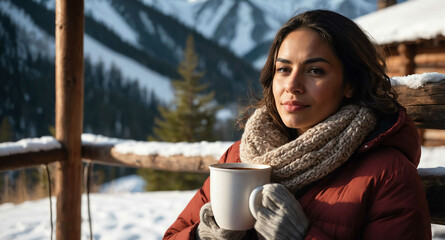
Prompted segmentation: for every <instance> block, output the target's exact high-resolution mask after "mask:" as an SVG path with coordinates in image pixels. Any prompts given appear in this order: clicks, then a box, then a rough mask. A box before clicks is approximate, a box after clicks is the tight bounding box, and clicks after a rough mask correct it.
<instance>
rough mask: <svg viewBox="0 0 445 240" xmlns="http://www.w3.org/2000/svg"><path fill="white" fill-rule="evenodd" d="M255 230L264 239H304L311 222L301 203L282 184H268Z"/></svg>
mask: <svg viewBox="0 0 445 240" xmlns="http://www.w3.org/2000/svg"><path fill="white" fill-rule="evenodd" d="M262 194H263V199H262V206H261V207H259V209H258V212H257V215H258V218H257V221H256V223H255V230H256V231H257V233H258V234H259V235H260V237H263V238H264V239H267V240H269V239H304V237H305V235H306V230H307V229H308V227H309V220H308V219H307V217H306V215H305V214H304V212H303V209H302V208H301V206H300V203H299V202H298V201H297V199H295V197H294V196H293V195H292V194H291V193H290V192H289V191H288V190H287V189H286V188H285V187H284V186H283V185H281V184H278V183H273V184H266V185H264V188H263V192H262Z"/></svg>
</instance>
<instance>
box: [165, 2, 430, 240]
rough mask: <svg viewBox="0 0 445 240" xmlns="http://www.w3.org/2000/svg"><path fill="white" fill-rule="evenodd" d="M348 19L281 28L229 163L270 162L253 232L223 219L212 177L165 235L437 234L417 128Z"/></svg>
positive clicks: (226, 158) (303, 20)
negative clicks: (218, 216) (420, 170)
mask: <svg viewBox="0 0 445 240" xmlns="http://www.w3.org/2000/svg"><path fill="white" fill-rule="evenodd" d="M385 67H386V66H385V63H384V59H383V57H382V56H381V55H380V54H379V53H378V52H377V51H376V49H375V47H374V46H373V44H372V43H371V42H370V40H369V39H368V38H367V36H366V34H364V33H363V31H362V30H361V29H360V28H359V27H358V26H357V25H356V24H355V23H354V22H352V21H351V20H349V19H347V18H346V17H343V16H341V15H339V14H336V13H334V12H330V11H324V10H316V11H308V12H305V13H302V14H299V15H297V16H295V17H293V18H291V19H290V20H289V21H288V22H287V23H285V24H284V26H283V27H282V28H281V29H280V30H279V31H278V33H277V35H276V37H275V39H274V41H273V43H272V47H271V49H270V52H269V56H268V59H267V61H266V63H265V66H264V68H263V70H262V72H261V77H260V81H261V84H262V86H263V93H264V98H263V99H262V100H261V101H260V102H259V103H258V105H257V106H255V111H254V113H253V115H252V116H250V118H249V119H248V121H247V123H246V126H245V130H244V133H243V136H242V138H241V141H239V142H236V143H235V144H234V145H233V146H231V147H230V148H229V149H228V150H227V152H226V153H225V154H224V155H223V156H222V157H221V160H220V162H250V163H261V164H268V165H271V166H272V169H273V171H272V181H273V182H274V183H273V184H268V185H266V186H265V188H264V190H263V200H262V204H263V207H262V208H260V209H259V212H258V219H257V221H256V223H255V227H254V228H253V229H251V230H249V231H239V232H237V231H229V230H224V229H220V228H219V227H218V225H217V224H216V223H215V222H214V219H213V217H212V216H213V215H212V210H211V204H210V203H209V202H210V199H209V196H210V195H209V194H210V189H209V180H207V181H206V182H205V183H204V185H203V187H202V188H201V189H200V190H199V191H198V192H197V193H196V195H195V196H194V197H193V199H192V200H191V201H190V203H189V204H188V205H187V207H186V208H185V209H184V211H183V212H182V213H181V214H180V216H179V217H178V219H177V220H176V221H175V222H174V223H173V225H172V226H171V227H170V228H169V229H168V230H167V232H166V233H165V236H164V237H165V238H166V239H194V238H196V239H243V238H244V239H256V238H260V239H261V238H264V239H431V228H430V221H429V212H428V207H427V202H426V198H425V194H424V189H423V187H422V184H421V181H420V179H419V177H418V175H417V170H416V166H417V165H418V163H419V159H420V141H419V136H418V134H417V130H416V127H415V126H414V124H413V122H412V121H411V120H410V119H409V118H408V117H407V116H406V112H405V109H404V108H403V107H401V106H400V105H399V104H398V103H397V101H396V94H395V93H394V92H393V90H392V88H391V85H390V81H389V78H388V76H387V75H386V74H385V72H384V71H385Z"/></svg>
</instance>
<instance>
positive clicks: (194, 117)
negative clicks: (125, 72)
mask: <svg viewBox="0 0 445 240" xmlns="http://www.w3.org/2000/svg"><path fill="white" fill-rule="evenodd" d="M198 64H199V59H198V55H197V54H196V53H195V51H194V43H193V37H192V36H189V37H188V38H187V44H186V48H185V50H184V59H183V61H182V62H181V63H180V64H179V67H178V73H179V75H180V76H181V78H182V79H179V80H174V81H173V82H172V84H173V88H174V91H175V98H174V100H173V101H172V104H171V108H167V107H162V106H161V107H159V112H160V114H161V117H162V119H161V118H156V119H155V129H154V133H155V135H156V137H155V138H154V139H156V140H160V141H167V142H197V141H202V140H208V141H212V140H214V134H213V127H214V124H215V122H216V117H215V115H216V111H217V110H218V107H217V106H216V104H214V103H213V100H214V96H215V93H214V92H210V93H205V91H206V90H207V88H208V85H206V84H200V83H199V80H200V79H201V78H202V77H203V76H204V73H203V72H198V71H197V67H198ZM138 173H139V175H141V176H142V177H143V178H144V179H145V180H146V182H147V187H146V190H148V191H160V190H187V189H196V188H198V187H200V186H201V185H202V183H203V182H204V180H205V179H206V178H207V177H208V174H197V173H182V172H168V171H159V170H152V169H140V170H139V171H138Z"/></svg>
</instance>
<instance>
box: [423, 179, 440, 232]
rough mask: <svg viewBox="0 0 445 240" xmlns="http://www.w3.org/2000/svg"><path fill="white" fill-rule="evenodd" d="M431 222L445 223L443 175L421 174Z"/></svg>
mask: <svg viewBox="0 0 445 240" xmlns="http://www.w3.org/2000/svg"><path fill="white" fill-rule="evenodd" d="M421 178H422V182H423V186H424V188H425V193H426V198H427V200H428V207H429V210H430V215H431V223H435V224H442V225H445V201H444V200H445V176H421Z"/></svg>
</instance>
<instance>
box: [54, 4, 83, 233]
mask: <svg viewBox="0 0 445 240" xmlns="http://www.w3.org/2000/svg"><path fill="white" fill-rule="evenodd" d="M55 12H56V24H55V25H56V26H55V27H56V31H55V33H56V64H55V65H56V139H57V140H59V142H60V143H61V144H62V146H63V147H64V148H65V149H66V151H67V158H66V159H67V160H66V161H61V162H57V163H56V164H57V166H56V181H55V185H56V196H57V222H56V239H58V240H62V239H63V240H79V239H80V238H81V194H82V191H81V183H82V160H81V134H82V128H83V96H84V93H83V88H84V79H83V71H84V67H83V32H84V1H83V0H75V1H70V0H56V8H55Z"/></svg>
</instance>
